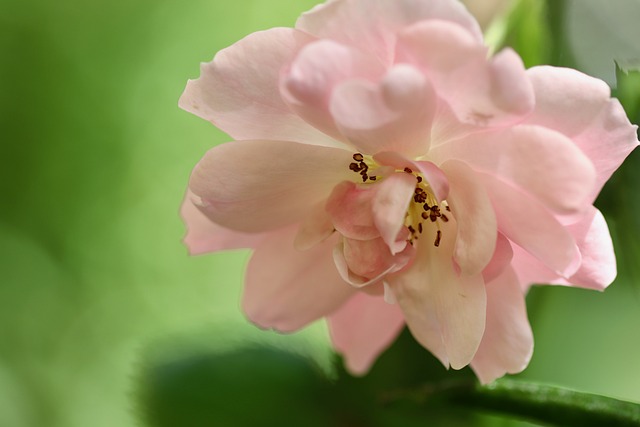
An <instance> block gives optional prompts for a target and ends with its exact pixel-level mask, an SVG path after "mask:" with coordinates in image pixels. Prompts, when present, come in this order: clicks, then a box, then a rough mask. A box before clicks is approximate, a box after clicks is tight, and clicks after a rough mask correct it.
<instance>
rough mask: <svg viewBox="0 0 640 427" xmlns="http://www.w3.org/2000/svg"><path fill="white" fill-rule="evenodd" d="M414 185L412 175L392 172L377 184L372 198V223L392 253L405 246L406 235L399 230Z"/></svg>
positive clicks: (401, 228) (401, 227) (402, 224)
mask: <svg viewBox="0 0 640 427" xmlns="http://www.w3.org/2000/svg"><path fill="white" fill-rule="evenodd" d="M415 186H416V180H415V178H414V177H413V175H409V174H400V173H394V174H391V175H390V176H388V177H386V178H385V179H384V180H383V181H382V183H380V184H379V186H378V189H377V192H376V195H375V197H374V199H373V206H372V209H373V220H374V223H375V225H376V228H377V229H378V231H379V233H380V236H381V237H382V239H383V240H384V242H385V243H386V244H387V246H388V247H389V250H390V251H391V253H392V254H396V253H398V252H401V251H402V250H403V249H404V248H405V247H406V246H407V242H406V239H407V236H406V235H403V234H402V233H401V231H402V230H403V229H405V228H404V220H405V215H406V213H407V208H408V207H409V203H410V202H411V199H412V197H413V194H414V189H415ZM405 230H406V229H405Z"/></svg>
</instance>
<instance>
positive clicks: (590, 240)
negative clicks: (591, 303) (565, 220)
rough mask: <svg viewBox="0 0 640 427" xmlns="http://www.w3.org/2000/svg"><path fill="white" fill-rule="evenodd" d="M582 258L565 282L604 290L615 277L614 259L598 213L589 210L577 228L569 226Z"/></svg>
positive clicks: (610, 243)
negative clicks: (574, 272) (574, 271)
mask: <svg viewBox="0 0 640 427" xmlns="http://www.w3.org/2000/svg"><path fill="white" fill-rule="evenodd" d="M569 231H570V232H571V234H573V235H574V237H575V239H576V242H577V243H578V248H579V249H580V253H581V254H582V265H581V266H580V268H579V269H578V271H577V272H576V274H574V275H573V276H571V277H570V278H569V279H568V280H567V281H568V282H569V283H570V284H572V285H574V286H579V287H584V288H590V289H596V290H604V289H605V288H606V287H607V286H609V285H610V284H611V283H612V282H613V281H614V279H615V278H616V275H617V268H616V255H615V253H614V251H613V242H612V241H611V235H610V234H609V228H608V227H607V222H606V221H605V219H604V217H603V216H602V213H600V211H599V210H597V209H596V208H592V209H591V210H590V212H588V213H587V214H586V215H585V216H584V218H583V219H582V220H581V221H580V222H578V223H577V224H574V225H570V226H569Z"/></svg>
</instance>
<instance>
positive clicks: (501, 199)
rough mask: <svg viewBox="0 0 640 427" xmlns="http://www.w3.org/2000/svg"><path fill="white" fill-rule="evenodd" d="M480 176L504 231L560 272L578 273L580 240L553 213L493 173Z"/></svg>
mask: <svg viewBox="0 0 640 427" xmlns="http://www.w3.org/2000/svg"><path fill="white" fill-rule="evenodd" d="M478 176H480V177H481V179H482V182H483V183H484V185H485V187H486V188H487V191H488V193H489V197H490V198H491V201H492V203H493V207H494V209H495V212H496V217H497V219H498V229H499V231H500V232H501V233H503V234H504V235H505V236H506V237H508V238H509V240H511V241H512V242H513V243H516V244H517V245H520V246H521V247H522V248H524V249H525V250H526V251H528V252H529V253H531V255H533V256H534V257H536V258H538V259H539V260H540V261H542V262H543V263H544V264H545V265H547V266H548V267H549V268H550V269H552V270H554V271H556V272H558V274H560V275H571V274H573V273H575V272H576V270H577V269H578V267H579V266H580V262H581V258H580V251H579V250H578V246H577V245H576V241H575V239H574V238H573V236H572V235H571V234H570V233H569V231H568V230H567V229H566V228H565V227H564V226H563V225H562V224H560V223H559V222H558V221H557V220H556V218H554V216H553V215H551V214H550V213H549V212H548V211H547V210H546V209H545V208H544V207H543V206H541V205H540V203H539V202H538V201H536V200H534V199H532V198H531V197H530V196H528V195H527V194H525V193H523V192H522V191H520V190H518V189H516V188H514V187H512V186H510V185H509V184H506V183H504V182H502V181H500V180H498V179H496V178H495V177H493V176H491V175H487V174H478Z"/></svg>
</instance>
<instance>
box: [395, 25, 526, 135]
mask: <svg viewBox="0 0 640 427" xmlns="http://www.w3.org/2000/svg"><path fill="white" fill-rule="evenodd" d="M396 55H397V61H398V62H408V63H412V64H414V65H415V66H419V67H420V68H421V69H422V70H423V71H424V72H425V73H426V75H427V76H428V77H429V79H430V80H431V82H432V83H433V86H434V88H435V90H436V92H437V93H438V95H439V96H440V97H442V98H443V99H444V100H446V102H447V103H448V104H449V106H450V107H451V109H452V111H453V112H454V113H455V115H456V116H457V118H458V120H460V121H461V122H463V123H472V124H475V125H478V126H483V127H484V126H505V125H510V124H514V123H516V122H519V121H522V119H523V118H524V117H525V116H526V115H528V114H529V113H530V112H531V111H532V109H533V107H534V104H535V97H534V93H533V88H532V86H531V83H530V82H529V80H528V78H527V75H526V71H525V68H524V64H523V63H522V60H521V59H520V57H519V56H518V55H517V54H516V53H515V52H514V51H513V50H511V49H505V50H503V51H501V52H499V53H498V54H497V55H495V56H494V57H493V58H490V59H488V60H487V58H486V55H487V48H486V47H485V46H483V45H482V44H481V43H478V41H477V40H475V39H474V38H473V37H472V36H471V35H470V34H469V32H468V31H466V30H465V29H464V28H462V27H460V26H459V25H456V24H453V23H450V22H445V21H428V22H419V23H417V24H415V25H413V26H411V27H409V28H407V29H405V30H404V31H403V32H402V33H401V35H400V37H399V42H398V50H397V53H396Z"/></svg>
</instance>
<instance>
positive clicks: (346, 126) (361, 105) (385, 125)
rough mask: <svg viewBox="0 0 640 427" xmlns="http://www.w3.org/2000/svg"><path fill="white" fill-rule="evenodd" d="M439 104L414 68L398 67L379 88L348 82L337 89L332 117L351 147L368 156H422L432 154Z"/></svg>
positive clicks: (378, 84) (332, 104)
mask: <svg viewBox="0 0 640 427" xmlns="http://www.w3.org/2000/svg"><path fill="white" fill-rule="evenodd" d="M436 108H437V98H436V96H435V93H434V92H433V89H432V88H431V85H430V83H429V81H428V80H427V79H426V77H425V76H424V75H423V74H422V73H420V72H419V71H418V70H416V69H415V68H413V67H411V66H409V65H406V64H401V65H396V66H395V67H393V68H391V69H390V70H389V72H388V73H387V75H386V76H385V77H384V78H383V79H382V81H381V82H380V83H377V84H374V83H371V82H368V81H365V80H349V81H346V82H344V83H342V84H340V85H338V86H337V87H336V89H335V91H334V93H333V96H332V98H331V103H330V111H331V114H332V116H333V118H334V120H335V122H336V124H337V125H338V128H339V129H340V132H341V133H342V134H343V135H345V136H346V137H347V138H348V139H349V141H350V142H351V143H352V144H353V145H354V146H355V147H357V148H358V149H359V150H360V151H362V152H364V153H377V152H380V151H385V150H394V151H397V152H400V153H404V154H406V155H409V156H420V155H423V154H425V153H426V152H427V151H428V150H429V140H430V136H431V122H432V120H433V116H434V114H435V111H436Z"/></svg>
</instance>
